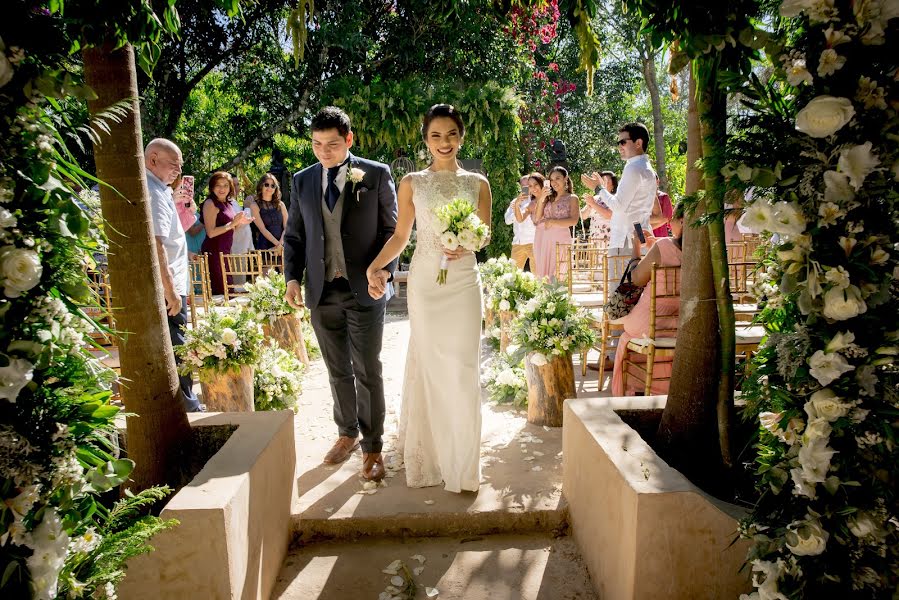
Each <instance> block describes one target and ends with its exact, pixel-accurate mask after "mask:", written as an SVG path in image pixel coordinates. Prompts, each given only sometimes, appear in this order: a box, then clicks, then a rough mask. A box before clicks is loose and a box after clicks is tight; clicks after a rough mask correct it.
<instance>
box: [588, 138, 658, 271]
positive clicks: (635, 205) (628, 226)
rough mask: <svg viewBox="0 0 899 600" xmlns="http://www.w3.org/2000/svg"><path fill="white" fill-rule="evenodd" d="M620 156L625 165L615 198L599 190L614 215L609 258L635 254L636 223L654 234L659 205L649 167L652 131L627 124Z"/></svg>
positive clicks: (650, 167)
mask: <svg viewBox="0 0 899 600" xmlns="http://www.w3.org/2000/svg"><path fill="white" fill-rule="evenodd" d="M617 143H618V154H619V155H620V156H621V158H622V159H623V160H624V161H625V165H624V170H623V171H622V172H621V181H620V182H619V184H618V190H617V192H615V193H614V194H613V193H611V192H609V191H608V190H606V189H605V188H600V189H599V195H600V199H601V200H602V201H603V202H604V203H605V205H606V206H608V207H609V209H611V211H612V218H611V231H610V233H609V254H611V255H622V254H624V255H627V254H630V253H631V248H630V247H631V242H630V240H631V234H632V232H633V231H634V223H640V225H641V226H642V227H643V231H650V229H651V228H650V226H649V218H650V215H652V212H653V206H654V205H655V204H656V174H655V171H653V170H652V166H650V164H649V157H648V156H647V155H646V147H647V146H648V145H649V130H647V129H646V125H643V124H642V123H627V124H626V125H624V126H622V127H621V129H620V130H619V131H618V142H617Z"/></svg>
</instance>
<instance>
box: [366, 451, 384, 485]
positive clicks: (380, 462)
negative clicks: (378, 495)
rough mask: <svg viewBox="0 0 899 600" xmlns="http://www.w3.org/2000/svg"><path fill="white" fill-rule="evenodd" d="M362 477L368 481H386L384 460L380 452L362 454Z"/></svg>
mask: <svg viewBox="0 0 899 600" xmlns="http://www.w3.org/2000/svg"><path fill="white" fill-rule="evenodd" d="M362 477H364V478H365V479H366V480H368V481H381V480H382V479H384V459H383V458H381V453H380V452H372V453H371V454H369V453H368V452H363V453H362Z"/></svg>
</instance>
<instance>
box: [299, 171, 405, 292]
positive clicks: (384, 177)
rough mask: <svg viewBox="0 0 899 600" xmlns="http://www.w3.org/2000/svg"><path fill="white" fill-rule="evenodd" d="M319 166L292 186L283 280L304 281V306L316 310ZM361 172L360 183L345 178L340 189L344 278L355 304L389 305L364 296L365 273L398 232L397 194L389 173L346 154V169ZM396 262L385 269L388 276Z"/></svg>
mask: <svg viewBox="0 0 899 600" xmlns="http://www.w3.org/2000/svg"><path fill="white" fill-rule="evenodd" d="M322 168H323V167H322V165H321V163H315V164H314V165H312V166H310V167H307V168H305V169H303V170H302V171H300V172H299V173H295V174H294V176H293V182H292V184H291V195H290V211H289V213H288V218H287V231H286V233H285V235H284V275H285V277H286V279H287V281H291V280H294V279H295V280H296V281H303V275H304V274H305V275H306V294H305V302H306V306H308V307H309V308H315V307H316V306H318V303H319V301H320V300H321V296H322V288H323V287H324V283H325V231H324V225H323V223H322ZM352 168H359V169H362V170H363V171H365V176H364V177H363V178H362V181H361V182H360V183H352V182H351V181H350V180H349V177H347V181H346V186H345V188H344V193H345V195H344V200H343V220H342V222H341V232H342V235H343V254H344V257H345V259H346V270H347V272H346V277H347V279H348V280H349V282H350V288H351V289H352V290H353V294H354V295H355V296H356V300H357V302H359V304H362V305H363V306H373V305H375V304H379V303H382V302H386V301H387V295H386V294H385V295H384V296H382V297H381V298H380V299H378V300H375V299H374V298H372V297H371V296H369V295H368V279H367V278H366V277H365V270H366V269H367V268H368V266H369V265H370V264H371V261H373V260H374V259H375V257H376V256H377V255H378V253H379V252H380V251H381V249H382V248H383V247H384V244H385V243H387V240H388V239H390V236H392V235H393V232H394V230H395V229H396V214H397V204H396V188H395V187H394V185H393V177H392V175H391V173H390V167H388V166H387V165H385V164H384V163H379V162H375V161H373V160H366V159H364V158H359V157H357V156H353V155H352V154H350V164H349V166H348V170H347V175H349V169H352ZM396 265H397V261H396V260H394V261H393V262H391V263H390V264H389V265H388V266H387V267H385V269H386V270H387V272H389V273H390V274H391V275H392V274H393V272H394V271H395V270H396Z"/></svg>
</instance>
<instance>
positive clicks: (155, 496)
mask: <svg viewBox="0 0 899 600" xmlns="http://www.w3.org/2000/svg"><path fill="white" fill-rule="evenodd" d="M126 493H127V494H131V492H130V491H129V492H126ZM171 493H172V488H170V487H168V486H159V487H152V488H149V489H146V490H143V491H142V492H140V493H138V494H133V495H127V496H125V497H124V498H122V499H121V500H119V501H118V502H116V503H115V504H114V505H113V506H112V508H111V509H110V511H109V519H108V520H107V521H106V524H105V525H104V526H103V534H104V535H110V534H113V533H117V532H118V531H119V530H120V529H121V528H122V527H124V526H126V525H128V524H129V523H130V522H131V521H132V520H134V519H135V518H136V517H137V516H138V515H140V513H142V512H144V511H145V510H146V509H147V508H149V507H150V506H153V505H154V504H156V503H157V502H159V501H160V500H162V499H163V498H165V497H166V496H168V495H169V494H171Z"/></svg>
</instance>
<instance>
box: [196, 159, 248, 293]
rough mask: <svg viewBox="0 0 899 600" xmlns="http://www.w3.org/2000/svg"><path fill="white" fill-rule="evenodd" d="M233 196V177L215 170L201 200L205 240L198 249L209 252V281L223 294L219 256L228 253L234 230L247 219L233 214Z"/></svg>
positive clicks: (215, 290) (235, 190)
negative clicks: (206, 191) (203, 198)
mask: <svg viewBox="0 0 899 600" xmlns="http://www.w3.org/2000/svg"><path fill="white" fill-rule="evenodd" d="M236 195H237V189H236V188H235V187H234V180H233V179H232V178H231V175H229V174H228V173H226V172H224V171H216V172H215V173H213V174H212V177H210V178H209V196H208V197H207V198H206V200H205V201H204V202H203V225H204V226H205V227H206V239H205V240H203V245H202V246H201V247H200V250H201V251H203V252H206V253H208V254H209V283H210V286H211V287H212V293H213V294H224V293H225V280H224V277H223V276H222V260H221V255H222V254H228V253H229V252H231V241H232V240H233V239H234V229H235V228H236V227H239V226H240V225H244V224H246V223H249V222H250V220H251V219H250V218H249V217H247V216H246V215H244V213H242V212H238V213H236V214H235V211H234V209H233V208H232V206H231V199H232V198H234V197H235V196H236Z"/></svg>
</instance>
